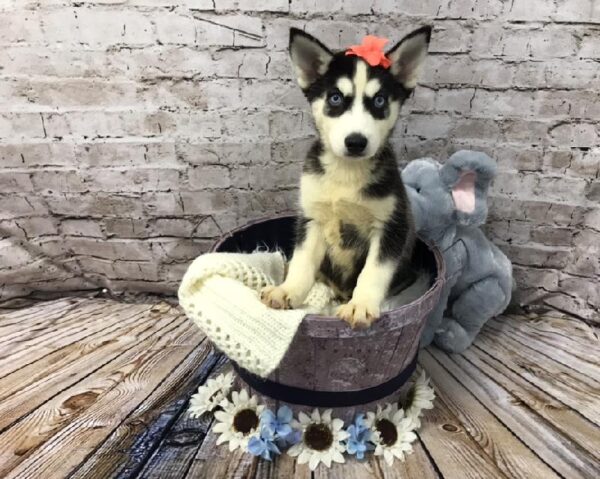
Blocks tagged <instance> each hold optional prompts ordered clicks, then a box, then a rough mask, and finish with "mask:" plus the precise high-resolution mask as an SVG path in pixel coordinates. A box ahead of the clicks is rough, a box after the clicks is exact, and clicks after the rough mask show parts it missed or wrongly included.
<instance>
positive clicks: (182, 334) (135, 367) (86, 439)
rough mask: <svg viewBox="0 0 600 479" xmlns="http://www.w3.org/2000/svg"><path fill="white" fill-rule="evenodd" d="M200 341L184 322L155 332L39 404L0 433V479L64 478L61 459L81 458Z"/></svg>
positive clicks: (198, 335) (194, 328)
mask: <svg viewBox="0 0 600 479" xmlns="http://www.w3.org/2000/svg"><path fill="white" fill-rule="evenodd" d="M203 338H204V337H203V336H202V335H201V333H200V332H199V330H198V329H197V328H196V327H194V326H192V325H191V324H190V323H189V322H187V321H185V320H184V321H182V322H176V323H175V324H173V325H170V326H166V327H165V328H163V329H160V330H159V329H157V330H156V334H154V335H152V336H151V337H150V338H148V339H146V340H145V341H141V342H139V343H137V344H135V345H134V346H133V347H132V348H131V349H130V350H128V351H126V352H125V353H124V354H123V355H121V356H119V357H118V358H117V359H115V360H114V361H111V362H110V363H108V364H107V365H106V366H104V367H103V368H101V369H100V370H98V371H97V372H95V373H94V374H92V375H90V376H88V377H87V378H86V379H85V380H83V381H81V382H80V383H78V384H76V385H75V386H73V387H71V388H69V389H68V390H66V391H64V392H62V393H61V394H59V395H57V396H56V397H54V398H53V399H52V400H51V401H49V402H47V403H45V404H44V405H43V406H42V407H40V408H38V409H37V410H35V411H34V412H33V413H32V414H30V415H28V416H27V417H25V418H24V419H23V420H21V421H20V422H18V423H17V424H16V425H14V426H13V427H11V428H10V429H8V430H7V431H6V432H5V433H3V434H2V435H0V451H2V452H1V453H0V475H2V474H6V473H8V476H7V477H16V476H18V475H20V474H23V475H26V476H27V475H29V476H30V477H60V476H61V475H64V474H65V473H66V472H68V470H67V469H66V468H65V464H64V456H67V455H68V456H69V458H70V459H72V460H73V461H74V462H76V461H79V462H81V461H82V460H83V459H84V458H85V457H87V455H88V454H89V453H90V452H92V451H93V450H94V449H95V448H96V447H97V446H98V444H99V443H100V442H102V441H103V440H104V439H105V438H106V437H107V436H108V435H109V434H110V433H111V432H112V431H113V430H114V429H115V428H116V427H117V426H118V425H119V424H120V423H121V422H122V420H123V419H124V418H125V417H126V416H127V415H129V413H130V412H131V411H132V410H134V409H135V408H136V407H137V406H138V405H139V403H141V402H142V401H143V400H144V399H145V398H146V397H147V396H148V395H149V394H150V392H151V391H152V390H153V389H154V388H155V387H156V386H157V385H158V384H160V383H161V382H162V381H163V380H164V378H165V377H166V375H168V374H169V373H170V372H171V371H172V370H173V369H174V368H175V367H176V366H177V365H178V364H179V363H181V361H182V360H183V359H184V358H185V357H186V356H187V355H188V354H189V352H190V351H191V350H192V349H194V348H195V347H196V346H197V345H198V343H199V342H200V341H202V340H203ZM9 471H10V472H9Z"/></svg>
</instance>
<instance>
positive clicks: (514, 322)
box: [489, 311, 600, 361]
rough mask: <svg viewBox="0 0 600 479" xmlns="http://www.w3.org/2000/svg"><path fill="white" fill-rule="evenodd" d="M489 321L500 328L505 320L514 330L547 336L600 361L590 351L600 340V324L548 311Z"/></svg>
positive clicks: (582, 356)
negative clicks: (599, 330)
mask: <svg viewBox="0 0 600 479" xmlns="http://www.w3.org/2000/svg"><path fill="white" fill-rule="evenodd" d="M489 323H491V324H492V325H496V326H498V327H502V325H504V324H505V323H506V324H508V325H509V327H510V328H511V329H517V330H522V331H523V332H525V333H527V334H533V335H534V336H544V337H545V339H546V340H549V341H553V342H554V344H555V345H556V346H557V347H559V348H564V349H565V350H567V351H570V352H572V353H573V354H575V355H577V356H578V357H581V358H582V359H586V358H587V359H589V360H590V361H596V360H597V357H596V356H595V355H594V354H592V353H591V351H595V350H596V349H597V348H598V343H599V342H600V335H599V333H598V327H597V326H593V325H589V324H586V323H584V322H583V321H581V320H579V319H575V318H572V317H570V316H567V315H565V314H563V313H559V312H557V311H548V312H545V313H544V314H543V315H510V316H502V317H500V318H494V319H492V320H490V321H489Z"/></svg>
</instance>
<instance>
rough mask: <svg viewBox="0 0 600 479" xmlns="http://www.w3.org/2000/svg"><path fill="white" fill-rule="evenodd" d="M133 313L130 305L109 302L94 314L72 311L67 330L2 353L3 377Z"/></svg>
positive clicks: (26, 341) (0, 353)
mask: <svg viewBox="0 0 600 479" xmlns="http://www.w3.org/2000/svg"><path fill="white" fill-rule="evenodd" d="M129 311H130V309H129V308H128V307H127V305H123V304H119V303H107V304H106V305H104V306H100V305H97V307H96V308H94V309H93V310H92V311H88V312H80V311H76V312H72V313H71V314H72V315H73V316H74V318H75V319H73V321H72V322H71V324H70V325H69V326H68V327H65V328H64V330H61V329H60V328H59V329H57V330H56V331H53V332H49V333H48V334H47V335H43V334H42V335H41V336H40V337H35V338H32V339H31V340H29V339H25V340H24V341H22V342H19V343H18V344H17V343H16V344H15V345H14V346H13V347H12V348H11V350H10V351H7V349H4V348H3V349H2V350H1V352H0V377H2V376H5V375H6V374H9V373H11V372H13V371H16V370H17V369H19V368H21V367H23V366H26V365H27V364H30V363H32V362H34V361H36V360H38V359H40V358H42V357H44V356H46V355H47V354H50V353H52V352H53V351H55V350H57V349H59V348H61V347H63V346H66V345H68V344H73V343H75V342H76V341H80V340H82V339H84V338H86V337H88V336H90V335H91V334H94V333H95V332H97V331H101V330H102V329H105V328H107V327H109V326H110V325H111V324H113V323H115V322H117V321H118V320H119V318H120V315H122V314H129Z"/></svg>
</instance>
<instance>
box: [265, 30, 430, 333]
mask: <svg viewBox="0 0 600 479" xmlns="http://www.w3.org/2000/svg"><path fill="white" fill-rule="evenodd" d="M430 34H431V28H430V27H423V28H420V29H418V30H416V31H414V32H412V33H410V34H409V35H407V36H406V37H404V38H403V39H402V40H401V41H400V42H399V43H397V44H396V45H395V46H394V47H393V48H392V49H391V50H389V51H388V52H387V54H386V55H385V62H386V64H387V65H386V66H387V68H386V67H385V66H383V65H382V64H376V65H375V66H371V65H370V64H369V63H367V61H365V60H364V59H363V57H362V56H356V55H347V54H345V53H344V52H338V53H333V52H331V51H330V50H329V49H328V48H327V47H326V46H325V45H323V44H322V43H321V42H320V41H319V40H317V39H316V38H314V37H312V36H311V35H308V34H307V33H304V32H303V31H302V30H298V29H295V28H293V29H291V31H290V46H289V51H290V57H291V60H292V64H293V67H294V72H295V74H296V76H297V80H298V84H299V85H300V88H302V91H303V92H304V94H305V96H306V98H307V99H308V101H309V102H310V105H311V109H312V113H313V116H314V120H315V124H316V127H317V131H318V133H319V139H318V140H317V141H316V142H315V143H314V145H313V146H312V148H311V149H310V151H309V153H308V155H307V157H306V160H305V163H304V168H303V173H302V177H301V180H300V207H301V211H300V212H299V217H298V221H297V225H296V244H295V249H294V253H293V256H292V259H291V261H290V264H289V268H288V272H287V275H286V279H285V281H284V282H283V283H282V284H281V285H279V286H270V287H267V288H264V289H263V291H262V292H261V299H262V301H263V303H265V304H266V305H268V306H270V307H272V308H276V309H287V308H293V307H298V306H300V305H301V304H302V303H303V302H304V300H305V299H306V296H307V294H308V292H309V291H310V289H311V288H312V286H313V284H314V283H315V281H316V280H321V281H324V282H326V283H328V284H329V285H330V286H332V287H333V289H334V291H336V293H337V295H338V297H339V298H340V299H342V300H343V301H345V302H346V304H344V305H342V306H341V307H340V308H339V309H338V311H337V315H338V316H339V317H340V318H342V319H343V320H345V321H347V322H348V323H349V324H350V325H351V326H352V327H367V326H369V325H370V324H372V322H373V321H374V320H375V319H377V318H378V317H379V314H380V309H379V308H380V304H381V303H382V301H383V300H384V299H385V297H386V296H387V295H388V293H390V288H391V287H392V285H394V287H398V286H399V285H400V286H401V285H402V284H403V283H404V285H406V282H407V280H410V277H411V271H412V269H411V268H410V266H411V258H412V252H413V246H414V243H415V229H414V225H413V220H412V217H411V213H410V205H409V203H408V199H407V195H406V191H405V189H404V186H403V184H402V181H401V179H400V174H399V172H398V167H397V165H396V159H395V157H394V153H393V151H392V149H391V147H390V145H389V143H388V137H389V135H390V132H391V131H392V128H393V127H394V124H395V123H396V120H397V118H398V113H399V111H400V107H401V106H402V104H403V102H404V101H405V100H406V98H408V96H409V95H410V94H411V92H412V91H413V89H414V88H415V86H416V83H417V78H418V75H419V71H420V69H421V66H422V64H423V61H424V59H425V56H426V55H427V47H428V45H429V38H430ZM382 55H383V53H382ZM370 63H372V61H371V62H370Z"/></svg>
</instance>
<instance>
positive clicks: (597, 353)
mask: <svg viewBox="0 0 600 479" xmlns="http://www.w3.org/2000/svg"><path fill="white" fill-rule="evenodd" d="M515 323H516V321H514V320H513V321H510V322H509V323H508V325H505V326H503V327H498V323H495V322H492V324H489V325H486V329H487V330H489V331H490V332H493V333H492V334H494V335H496V336H498V337H505V336H506V337H508V338H509V339H511V340H513V341H516V342H518V343H520V344H523V345H526V346H527V347H528V348H530V349H533V350H534V351H536V352H538V353H540V354H542V355H544V356H547V357H548V358H551V359H553V360H554V361H556V362H559V363H561V364H562V365H564V366H566V367H568V368H571V369H574V370H576V371H579V372H581V373H583V374H585V375H587V376H589V377H590V378H593V379H595V380H596V382H598V381H600V341H598V342H596V344H573V343H572V342H571V344H569V346H568V349H567V348H566V347H565V344H564V343H565V342H566V341H564V338H561V339H562V341H556V340H551V339H550V340H549V339H548V335H547V334H539V333H536V331H535V330H532V329H530V330H529V331H522V330H521V329H517V328H516V327H514V325H515ZM561 343H562V344H561ZM581 350H584V351H585V353H583V354H585V355H586V356H588V355H589V357H588V358H586V359H582V358H580V357H578V356H577V355H576V354H574V353H575V352H576V351H581Z"/></svg>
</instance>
